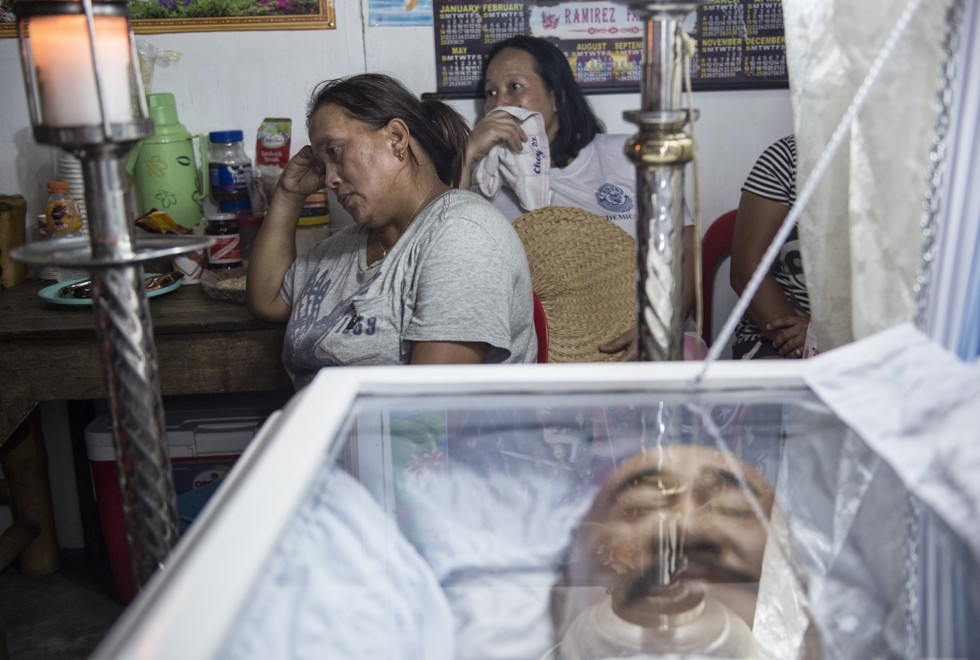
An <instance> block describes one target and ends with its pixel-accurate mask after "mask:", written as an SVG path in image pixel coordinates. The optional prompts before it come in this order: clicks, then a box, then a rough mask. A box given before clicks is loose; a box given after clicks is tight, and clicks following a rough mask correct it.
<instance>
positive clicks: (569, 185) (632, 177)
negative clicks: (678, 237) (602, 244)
mask: <svg viewBox="0 0 980 660" xmlns="http://www.w3.org/2000/svg"><path fill="white" fill-rule="evenodd" d="M629 137H630V136H629V135H611V134H608V133H599V134H597V135H596V136H595V138H593V140H592V142H590V143H589V144H588V145H586V147H585V148H584V149H582V150H581V151H580V152H579V154H578V156H577V157H576V158H575V160H573V161H572V162H571V163H569V164H568V165H567V166H565V167H552V168H551V205H552V206H571V207H574V208H580V209H585V210H586V211H588V212H590V213H594V214H596V215H598V216H600V217H603V218H605V219H606V220H609V221H610V222H612V223H614V224H615V225H616V226H617V227H619V228H620V229H622V230H623V231H625V232H626V233H627V234H629V235H630V236H632V237H633V238H636V166H635V165H634V164H633V163H632V161H630V160H629V158H627V157H626V153H625V151H624V148H625V146H626V140H627V139H629ZM490 201H491V202H493V205H494V206H496V207H497V208H498V209H500V212H501V213H503V214H504V215H505V216H507V219H508V220H510V221H511V222H514V221H515V220H517V218H519V217H520V216H521V215H523V214H524V213H525V211H524V209H522V208H521V207H520V205H519V204H518V202H517V196H516V195H515V194H514V191H512V190H511V189H509V188H506V187H504V188H501V189H500V191H499V192H498V193H497V194H496V195H495V196H494V197H492V198H490ZM692 224H694V222H693V219H692V218H691V216H690V214H689V213H688V212H687V207H685V209H684V225H685V226H687V225H692Z"/></svg>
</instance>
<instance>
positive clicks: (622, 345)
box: [599, 328, 638, 362]
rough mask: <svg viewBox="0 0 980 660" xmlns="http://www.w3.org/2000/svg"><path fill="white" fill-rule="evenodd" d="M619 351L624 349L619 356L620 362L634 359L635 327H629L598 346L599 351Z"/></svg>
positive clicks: (635, 349)
mask: <svg viewBox="0 0 980 660" xmlns="http://www.w3.org/2000/svg"><path fill="white" fill-rule="evenodd" d="M620 351H624V352H623V354H622V355H621V356H620V357H619V361H620V362H633V361H634V360H636V356H637V353H638V349H637V334H636V328H631V329H629V330H627V331H626V332H624V333H623V334H621V335H619V336H618V337H616V338H615V339H613V340H612V341H610V342H607V343H605V344H602V345H601V346H599V352H600V353H618V352H620Z"/></svg>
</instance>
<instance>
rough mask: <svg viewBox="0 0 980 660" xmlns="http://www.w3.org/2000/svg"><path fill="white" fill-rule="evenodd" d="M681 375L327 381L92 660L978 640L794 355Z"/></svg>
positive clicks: (838, 652)
mask: <svg viewBox="0 0 980 660" xmlns="http://www.w3.org/2000/svg"><path fill="white" fill-rule="evenodd" d="M695 369H696V366H695V365H693V364H687V365H684V364H664V365H658V366H657V368H652V367H650V366H646V367H644V366H640V365H589V366H577V365H576V366H571V365H570V366H569V367H568V368H564V365H562V366H556V367H549V368H545V369H541V368H534V367H528V368H525V367H502V368H492V367H491V368H488V367H478V368H411V369H393V370H392V369H345V370H327V371H328V372H329V374H328V373H327V372H321V374H320V376H319V377H318V378H317V379H316V380H315V381H314V382H313V383H312V384H311V385H310V386H309V387H308V388H306V389H305V390H303V391H302V392H301V393H299V394H298V395H297V396H295V397H294V398H293V400H292V401H291V402H290V403H289V405H287V406H286V408H285V409H283V410H282V411H281V412H280V413H278V414H277V415H276V416H275V417H274V418H273V419H271V420H270V421H269V422H268V423H267V424H266V427H265V428H264V430H263V432H262V433H261V434H260V435H259V436H258V437H257V439H256V440H255V441H253V444H252V445H251V446H250V447H249V449H248V451H247V452H246V454H245V455H244V456H243V458H242V459H241V460H240V462H239V464H238V465H237V466H236V468H235V470H234V472H233V473H232V475H230V476H229V478H228V479H227V480H226V482H225V485H224V486H222V488H221V489H220V490H219V491H218V493H217V494H216V496H215V497H214V498H213V499H212V501H211V503H210V504H209V505H208V507H207V508H206V509H205V511H204V512H203V513H202V515H201V517H199V518H198V520H197V521H196V522H195V523H194V525H192V527H191V529H190V530H189V533H188V534H187V535H186V536H185V538H183V539H182V540H181V543H180V544H179V546H178V547H177V549H176V551H175V553H174V555H173V557H172V559H171V561H170V562H169V563H168V565H167V566H166V568H165V570H163V571H161V572H160V573H159V574H158V575H157V576H155V577H154V579H153V581H151V583H150V584H149V585H148V587H147V588H146V589H145V590H144V591H143V593H141V594H140V596H139V598H138V599H137V600H136V601H135V602H134V604H133V605H131V606H130V608H129V609H128V610H127V611H126V612H125V613H124V616H123V618H122V619H121V620H120V621H119V623H118V624H117V625H116V627H115V628H114V629H113V631H112V632H111V633H110V635H109V637H107V639H106V640H105V641H104V642H103V644H102V646H101V647H100V648H99V649H98V651H97V653H96V657H160V658H175V657H195V658H212V657H213V658H274V657H337V658H339V657H343V658H424V659H426V660H429V659H440V658H446V659H450V658H473V659H479V660H490V659H493V658H507V659H525V658H526V659H528V660H537V659H539V658H540V659H557V658H562V659H576V660H578V659H583V660H584V659H587V658H612V657H630V658H653V657H732V658H798V657H806V658H839V657H841V658H871V657H922V656H923V655H932V654H933V652H940V651H941V653H939V654H941V655H943V656H944V657H956V656H957V655H958V654H962V657H967V656H969V655H970V654H971V652H972V654H976V653H977V652H978V646H977V638H976V633H975V632H972V631H967V628H968V627H969V626H968V625H967V624H966V622H968V621H970V620H971V619H972V620H975V617H976V613H977V608H976V592H975V591H973V590H971V589H970V588H969V586H968V584H969V583H970V581H971V580H972V581H975V579H976V570H975V566H974V565H973V563H972V561H971V560H970V559H969V555H968V553H966V552H965V551H964V550H963V548H962V547H961V546H960V543H959V541H958V540H957V539H956V537H955V536H954V535H952V534H951V533H949V532H948V530H946V528H945V527H944V526H943V524H942V523H941V522H940V521H939V519H938V517H937V516H935V515H934V514H933V513H932V511H931V510H930V509H929V508H928V507H926V506H924V505H923V504H922V503H921V502H920V501H919V500H918V499H916V498H915V497H913V496H912V495H910V494H909V493H908V492H907V491H906V489H905V488H904V487H903V485H902V483H901V481H900V480H899V479H898V477H897V476H896V474H895V473H894V472H893V471H892V470H891V469H890V468H889V467H888V466H887V465H886V464H885V463H884V462H883V461H882V460H881V459H880V458H879V457H878V456H877V455H876V454H875V453H874V452H872V451H871V450H870V449H869V448H868V446H866V445H865V444H864V442H863V441H862V440H861V439H860V438H859V437H858V436H857V435H856V434H855V433H854V432H852V431H851V430H850V429H849V428H848V427H847V426H846V425H845V424H844V423H842V422H841V421H840V420H839V419H838V418H837V417H835V415H834V414H833V413H832V412H831V411H830V410H829V409H828V408H827V407H826V406H825V405H824V404H823V403H821V401H820V400H819V399H818V398H817V397H816V396H815V395H814V394H813V393H812V392H810V391H809V390H808V389H807V388H806V386H805V385H804V384H803V382H802V381H801V380H800V379H799V377H798V375H797V367H795V366H793V365H789V364H771V365H752V367H751V368H750V369H747V368H745V366H743V365H738V364H719V365H717V366H716V367H713V368H712V371H711V372H710V373H709V374H708V376H707V377H706V378H705V379H704V380H703V381H700V382H698V383H695V379H694V375H695V374H696V371H695ZM338 372H339V373H338ZM651 374H653V375H652V376H651ZM328 376H329V377H328ZM930 566H931V568H930ZM940 576H941V577H940ZM943 580H944V583H942V584H941V583H940V582H941V581H943ZM974 583H975V582H974ZM971 635H972V637H971Z"/></svg>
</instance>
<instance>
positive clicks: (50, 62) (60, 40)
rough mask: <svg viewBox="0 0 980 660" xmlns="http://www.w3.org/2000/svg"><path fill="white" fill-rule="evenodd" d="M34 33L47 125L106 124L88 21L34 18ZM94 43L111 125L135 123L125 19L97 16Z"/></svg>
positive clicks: (35, 60)
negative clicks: (93, 61) (96, 78)
mask: <svg viewBox="0 0 980 660" xmlns="http://www.w3.org/2000/svg"><path fill="white" fill-rule="evenodd" d="M29 29H30V44H31V54H32V56H33V58H34V66H35V69H36V71H37V80H38V87H39V91H40V95H41V98H40V102H41V115H42V118H43V121H44V125H45V126H51V127H68V126H92V125H97V124H101V123H102V115H101V113H100V112H99V98H98V90H97V89H96V86H95V73H94V69H93V66H92V56H91V53H90V50H89V39H88V30H87V29H86V24H85V17H84V16H78V15H74V16H35V17H33V18H31V22H30V27H29ZM95 41H96V50H97V52H98V54H99V64H100V65H101V73H102V85H103V86H104V89H105V92H106V103H107V105H106V108H105V111H106V114H107V115H108V117H109V121H110V122H114V123H115V122H129V121H132V120H133V99H132V95H131V91H130V57H131V53H130V49H129V44H130V42H129V27H128V25H127V21H126V18H125V17H123V16H96V17H95Z"/></svg>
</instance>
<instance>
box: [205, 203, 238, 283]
mask: <svg viewBox="0 0 980 660" xmlns="http://www.w3.org/2000/svg"><path fill="white" fill-rule="evenodd" d="M204 233H205V234H206V235H208V236H213V237H214V239H215V241H214V245H212V246H210V247H209V248H208V269H209V270H220V269H224V268H239V267H241V265H242V249H241V236H240V235H239V233H238V223H237V222H236V221H235V214H234V213H214V214H211V215H209V216H207V220H206V223H205V225H204Z"/></svg>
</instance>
